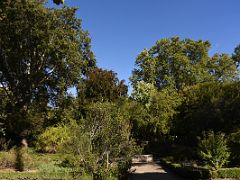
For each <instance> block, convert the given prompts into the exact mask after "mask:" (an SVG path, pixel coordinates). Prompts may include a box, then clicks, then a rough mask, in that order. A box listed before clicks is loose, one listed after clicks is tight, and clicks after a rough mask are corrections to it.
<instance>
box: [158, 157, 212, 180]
mask: <svg viewBox="0 0 240 180" xmlns="http://www.w3.org/2000/svg"><path fill="white" fill-rule="evenodd" d="M173 159H174V158H173V157H167V158H162V159H161V162H162V163H163V165H166V166H167V167H168V168H170V169H171V170H172V171H174V172H175V173H176V174H178V175H180V176H182V177H185V178H188V179H209V178H211V171H209V170H208V169H205V168H200V167H193V166H184V165H183V164H180V163H175V162H173Z"/></svg>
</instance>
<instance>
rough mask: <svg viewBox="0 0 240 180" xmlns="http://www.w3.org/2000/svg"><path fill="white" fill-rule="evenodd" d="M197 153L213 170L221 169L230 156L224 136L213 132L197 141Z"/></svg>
mask: <svg viewBox="0 0 240 180" xmlns="http://www.w3.org/2000/svg"><path fill="white" fill-rule="evenodd" d="M198 151H199V156H200V158H201V159H202V160H203V161H204V162H205V163H206V164H207V165H209V166H210V167H211V168H213V169H219V168H221V167H222V166H223V165H224V164H226V163H227V162H228V158H229V156H230V152H229V149H228V147H227V140H226V138H225V136H224V134H223V133H217V134H214V132H213V131H209V132H208V133H204V134H203V138H202V139H199V144H198Z"/></svg>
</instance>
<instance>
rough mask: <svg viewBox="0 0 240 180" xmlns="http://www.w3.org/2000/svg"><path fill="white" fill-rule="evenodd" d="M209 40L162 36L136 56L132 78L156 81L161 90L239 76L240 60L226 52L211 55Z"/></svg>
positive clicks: (134, 84) (134, 79) (154, 82)
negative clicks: (239, 64)
mask: <svg viewBox="0 0 240 180" xmlns="http://www.w3.org/2000/svg"><path fill="white" fill-rule="evenodd" d="M210 47H211V44H210V42H209V41H202V40H199V41H194V40H192V39H185V40H181V39H180V38H179V37H172V38H169V39H162V40H159V41H157V42H156V44H155V45H154V46H153V47H152V48H150V50H147V49H145V50H143V51H142V52H141V53H140V54H139V55H138V56H137V59H136V62H135V65H136V68H135V69H134V70H133V73H132V77H131V81H132V84H133V87H134V88H135V87H136V85H137V82H139V81H144V82H146V83H151V84H153V85H154V86H155V87H156V88H157V89H163V88H165V87H168V86H171V87H175V89H177V90H181V89H182V88H183V87H186V86H191V85H195V84H197V83H202V82H209V81H218V80H219V81H225V80H233V79H235V78H237V67H238V64H237V61H236V60H234V59H233V58H231V57H229V56H228V55H225V54H220V55H219V54H216V55H214V56H213V57H209V55H208V51H209V49H210Z"/></svg>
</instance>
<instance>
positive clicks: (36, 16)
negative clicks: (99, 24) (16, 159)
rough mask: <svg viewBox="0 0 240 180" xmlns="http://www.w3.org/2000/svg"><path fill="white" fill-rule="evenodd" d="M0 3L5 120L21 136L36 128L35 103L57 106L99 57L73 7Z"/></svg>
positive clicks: (0, 76) (0, 68) (0, 67)
mask: <svg viewBox="0 0 240 180" xmlns="http://www.w3.org/2000/svg"><path fill="white" fill-rule="evenodd" d="M0 9H1V11H0V34H1V38H0V84H1V87H2V89H4V91H5V93H6V94H7V98H8V103H7V107H6V108H7V110H6V111H7V118H6V121H5V122H4V123H5V126H6V129H7V133H8V135H11V136H12V137H13V138H15V139H21V138H23V137H25V136H27V135H29V134H30V133H31V129H33V128H34V127H33V124H34V123H32V122H31V121H30V119H29V113H30V109H31V107H37V109H45V108H46V107H47V104H49V103H50V104H51V105H52V106H57V100H58V98H59V97H64V96H65V94H66V91H67V90H68V88H69V87H72V86H74V85H75V84H77V83H79V81H80V79H81V75H82V73H83V71H84V69H87V66H88V65H89V61H91V62H92V64H93V65H94V62H95V59H94V56H93V54H92V52H91V51H90V50H89V47H90V46H89V44H90V38H89V37H88V36H87V35H88V34H87V33H85V32H84V31H83V30H82V27H81V21H80V20H79V19H77V18H76V17H75V13H76V9H75V8H68V7H64V8H63V9H55V10H54V9H48V8H46V7H44V5H43V3H42V2H38V1H35V0H29V1H22V0H16V1H11V0H3V1H1V2H0ZM83 47H87V48H83ZM86 50H87V51H86ZM87 54H89V56H88V55H87ZM87 57H89V58H87Z"/></svg>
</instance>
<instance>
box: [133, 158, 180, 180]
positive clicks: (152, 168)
mask: <svg viewBox="0 0 240 180" xmlns="http://www.w3.org/2000/svg"><path fill="white" fill-rule="evenodd" d="M131 171H132V172H133V173H132V174H131V175H130V176H129V180H160V179H161V180H183V179H182V178H180V177H177V176H175V175H174V174H173V173H171V172H169V171H166V170H165V169H163V168H162V166H160V165H159V164H157V163H156V162H148V163H135V164H133V166H132V168H131Z"/></svg>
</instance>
